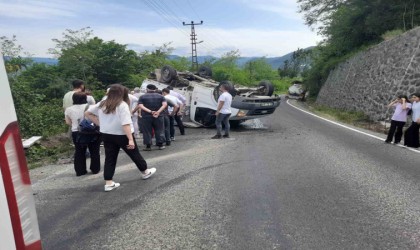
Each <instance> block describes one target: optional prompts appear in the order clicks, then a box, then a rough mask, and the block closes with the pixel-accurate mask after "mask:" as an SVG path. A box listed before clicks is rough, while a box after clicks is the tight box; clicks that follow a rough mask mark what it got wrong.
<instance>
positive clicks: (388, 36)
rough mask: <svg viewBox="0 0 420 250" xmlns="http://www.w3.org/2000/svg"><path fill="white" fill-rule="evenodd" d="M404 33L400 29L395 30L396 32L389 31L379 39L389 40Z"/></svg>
mask: <svg viewBox="0 0 420 250" xmlns="http://www.w3.org/2000/svg"><path fill="white" fill-rule="evenodd" d="M402 33H404V31H403V30H402V29H396V30H389V31H387V32H385V33H384V34H383V35H382V36H381V37H382V39H384V41H388V40H391V39H392V38H394V37H396V36H399V35H401V34H402Z"/></svg>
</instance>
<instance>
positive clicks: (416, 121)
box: [404, 93, 420, 148]
mask: <svg viewBox="0 0 420 250" xmlns="http://www.w3.org/2000/svg"><path fill="white" fill-rule="evenodd" d="M411 99H412V101H413V103H412V104H411V110H412V120H413V122H412V123H411V125H410V127H409V128H408V129H407V130H406V131H405V133H404V145H405V146H407V147H412V148H418V147H419V146H420V144H419V128H420V93H414V94H413V95H412V97H411Z"/></svg>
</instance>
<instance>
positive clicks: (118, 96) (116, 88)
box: [86, 84, 156, 191]
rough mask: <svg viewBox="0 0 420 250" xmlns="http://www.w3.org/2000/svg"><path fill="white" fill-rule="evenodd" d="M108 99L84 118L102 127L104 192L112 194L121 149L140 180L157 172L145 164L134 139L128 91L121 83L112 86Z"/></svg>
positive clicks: (92, 108)
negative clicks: (135, 168) (134, 165)
mask: <svg viewBox="0 0 420 250" xmlns="http://www.w3.org/2000/svg"><path fill="white" fill-rule="evenodd" d="M107 96H108V97H107V98H106V100H103V101H101V102H100V103H98V104H96V105H94V106H91V107H89V109H88V110H87V111H86V116H87V117H88V118H89V119H91V120H92V121H93V122H95V123H96V124H98V125H99V124H100V125H101V126H100V132H101V134H102V139H103V142H104V148H105V166H104V179H105V191H111V190H113V189H115V188H117V187H119V186H120V184H119V183H116V182H114V181H113V180H112V178H113V176H114V173H115V167H116V164H117V159H118V154H119V151H120V149H123V150H124V152H125V153H126V154H127V155H128V156H129V157H130V158H131V160H132V161H133V162H134V163H135V164H136V166H137V168H138V169H139V170H140V172H141V178H142V179H148V178H149V177H151V176H152V175H153V174H154V173H155V172H156V168H150V169H148V168H147V163H146V161H145V160H144V159H143V157H142V156H141V154H140V152H139V150H138V147H137V144H136V141H135V140H134V135H133V133H134V127H133V122H132V119H131V112H130V106H129V103H130V101H129V98H128V89H127V88H126V87H124V86H122V85H121V84H113V85H111V86H110V88H109V92H108V95H107ZM96 117H98V118H96Z"/></svg>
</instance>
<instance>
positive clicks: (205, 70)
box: [198, 66, 213, 77]
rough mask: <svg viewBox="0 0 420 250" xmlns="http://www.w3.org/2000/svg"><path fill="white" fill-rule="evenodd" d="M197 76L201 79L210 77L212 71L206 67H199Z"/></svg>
mask: <svg viewBox="0 0 420 250" xmlns="http://www.w3.org/2000/svg"><path fill="white" fill-rule="evenodd" d="M198 75H199V76H201V77H212V75H213V71H212V70H211V68H210V67H208V66H200V68H199V69H198Z"/></svg>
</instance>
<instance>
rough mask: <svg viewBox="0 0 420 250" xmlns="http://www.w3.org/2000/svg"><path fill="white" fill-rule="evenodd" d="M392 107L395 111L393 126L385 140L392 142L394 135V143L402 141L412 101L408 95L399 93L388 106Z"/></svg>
mask: <svg viewBox="0 0 420 250" xmlns="http://www.w3.org/2000/svg"><path fill="white" fill-rule="evenodd" d="M391 107H394V108H395V111H394V114H393V115H392V118H391V127H390V128H389V131H388V137H387V138H386V140H385V142H386V143H391V142H392V138H393V137H394V144H398V143H400V141H401V137H402V134H403V127H404V125H405V123H406V122H407V113H408V111H409V110H410V109H411V103H410V101H409V100H408V98H407V96H405V95H399V96H398V98H397V99H395V100H394V101H392V102H391V103H390V104H388V108H391Z"/></svg>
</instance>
